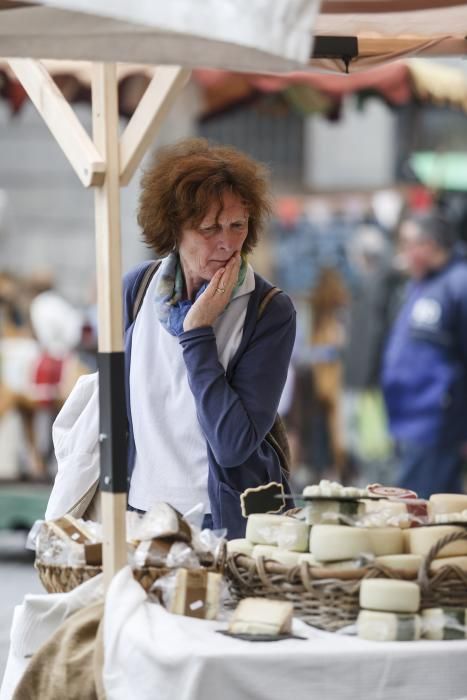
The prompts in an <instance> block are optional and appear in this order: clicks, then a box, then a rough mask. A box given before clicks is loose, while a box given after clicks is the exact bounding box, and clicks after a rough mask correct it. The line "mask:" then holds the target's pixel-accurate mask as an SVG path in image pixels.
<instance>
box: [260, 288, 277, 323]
mask: <svg viewBox="0 0 467 700" xmlns="http://www.w3.org/2000/svg"><path fill="white" fill-rule="evenodd" d="M280 292H282V289H279V287H271V289H270V290H269V291H268V292H266V294H265V295H264V297H263V298H262V299H261V302H260V304H259V307H258V318H257V320H258V321H259V319H260V318H261V316H262V315H263V314H264V311H265V309H266V306H267V305H268V304H269V302H270V301H271V300H272V299H274V297H275V296H276V294H280Z"/></svg>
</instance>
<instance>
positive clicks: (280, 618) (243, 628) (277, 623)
mask: <svg viewBox="0 0 467 700" xmlns="http://www.w3.org/2000/svg"><path fill="white" fill-rule="evenodd" d="M292 617H293V605H292V603H288V602H285V601H282V600H267V599H265V598H245V599H244V600H241V601H240V603H239V604H238V606H237V608H236V609H235V611H234V614H233V615H232V618H231V620H230V624H229V632H230V633H231V634H251V635H255V634H261V635H271V636H276V635H279V634H290V633H291V632H292Z"/></svg>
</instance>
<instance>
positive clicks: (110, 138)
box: [92, 63, 127, 585]
mask: <svg viewBox="0 0 467 700" xmlns="http://www.w3.org/2000/svg"><path fill="white" fill-rule="evenodd" d="M92 114H93V134H94V143H95V144H96V147H97V148H98V149H99V151H100V152H101V153H102V155H103V157H104V160H105V163H106V173H105V180H104V182H103V184H102V185H101V186H99V187H96V189H95V216H96V260H97V301H98V329H99V333H98V345H99V360H100V361H101V362H102V367H103V368H107V369H108V372H107V374H108V378H107V385H106V386H107V388H106V387H102V386H100V390H101V394H100V400H99V410H100V427H101V435H100V441H101V473H102V479H101V488H102V491H103V492H102V525H103V542H104V547H103V564H104V582H105V584H106V585H108V583H109V582H110V580H111V579H112V577H113V575H114V574H115V573H116V572H117V571H118V570H119V569H120V568H121V567H123V566H125V564H126V563H127V554H126V536H125V511H126V488H125V486H126V469H125V474H123V475H122V474H119V475H116V474H115V473H114V472H115V471H116V470H117V466H118V465H117V461H118V462H120V467H121V462H122V459H123V456H122V455H121V454H118V455H117V452H118V449H115V447H116V445H117V447H118V444H120V443H122V444H123V446H124V444H125V438H124V435H123V436H122V435H121V433H122V425H121V423H122V421H124V420H125V406H124V405H123V404H124V401H118V402H113V401H112V398H113V396H114V394H113V392H112V391H111V389H113V388H116V389H117V390H120V389H121V395H122V397H123V396H124V391H123V382H124V376H123V323H122V283H121V278H122V274H121V241H120V183H119V180H120V164H119V148H118V143H119V123H118V91H117V73H116V67H115V64H102V63H98V64H93V76H92ZM113 360H116V362H113ZM119 360H121V362H120V363H119ZM119 364H120V365H121V369H120V370H114V369H112V367H113V366H116V367H118V365H119ZM100 384H101V382H100ZM117 393H118V392H117ZM114 403H118V404H122V405H113V404H114ZM115 426H118V430H117V429H114V428H115ZM119 433H120V434H119ZM116 455H117V457H116ZM123 461H124V467H125V465H126V460H124V459H123ZM114 477H115V478H114ZM122 482H124V485H123V484H122Z"/></svg>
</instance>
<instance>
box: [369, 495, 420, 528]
mask: <svg viewBox="0 0 467 700" xmlns="http://www.w3.org/2000/svg"><path fill="white" fill-rule="evenodd" d="M363 503H364V507H365V511H364V514H363V516H362V518H361V524H362V525H364V526H365V527H394V526H397V527H400V528H407V527H410V518H409V513H408V510H407V504H406V502H402V501H388V500H385V499H381V500H374V499H365V500H364V501H363Z"/></svg>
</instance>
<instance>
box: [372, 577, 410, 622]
mask: <svg viewBox="0 0 467 700" xmlns="http://www.w3.org/2000/svg"><path fill="white" fill-rule="evenodd" d="M360 607H361V608H364V609H367V610H380V611H385V612H395V613H415V612H417V610H418V609H419V607H420V587H419V586H418V584H416V583H413V582H412V581H399V580H397V579H386V578H367V579H364V580H363V581H362V582H361V584H360Z"/></svg>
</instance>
